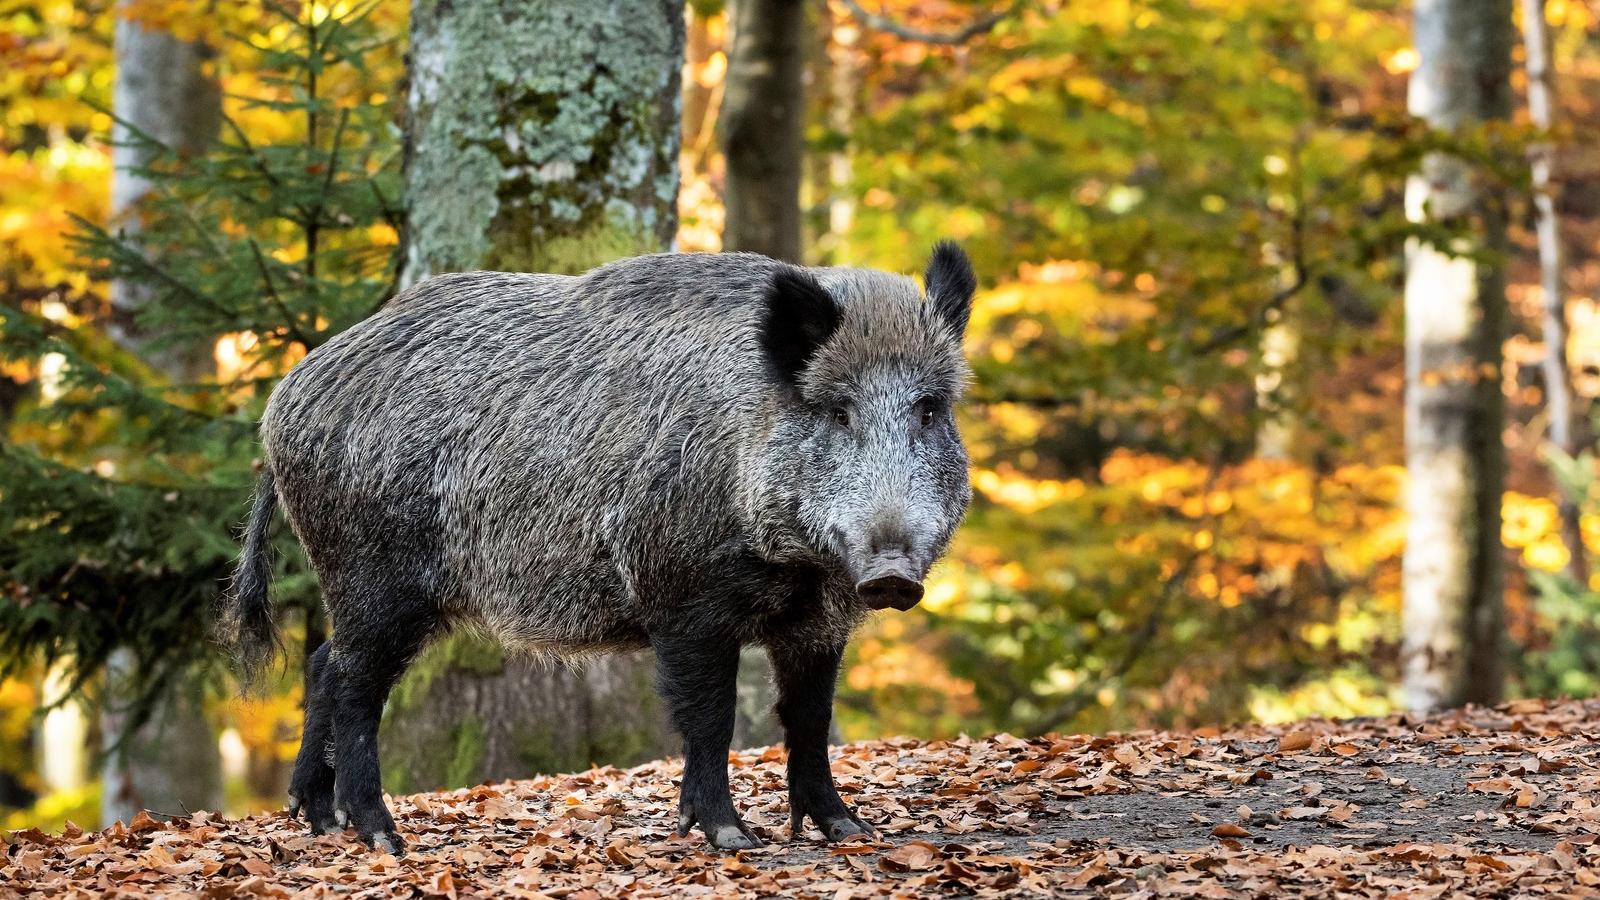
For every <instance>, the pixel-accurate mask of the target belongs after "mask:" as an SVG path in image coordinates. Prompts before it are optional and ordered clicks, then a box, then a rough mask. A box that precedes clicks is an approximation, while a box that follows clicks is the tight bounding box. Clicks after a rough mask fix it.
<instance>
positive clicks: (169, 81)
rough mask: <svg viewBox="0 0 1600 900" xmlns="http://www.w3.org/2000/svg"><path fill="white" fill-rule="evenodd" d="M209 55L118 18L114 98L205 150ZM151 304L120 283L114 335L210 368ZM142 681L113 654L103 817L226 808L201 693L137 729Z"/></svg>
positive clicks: (114, 189)
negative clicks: (137, 687)
mask: <svg viewBox="0 0 1600 900" xmlns="http://www.w3.org/2000/svg"><path fill="white" fill-rule="evenodd" d="M132 5H133V3H132V2H131V0H122V2H120V3H119V4H118V6H119V9H121V10H126V8H128V7H131V6H132ZM210 55H211V54H210V51H209V49H208V48H206V47H205V46H204V45H202V44H197V43H192V42H186V41H180V40H178V39H177V38H175V37H173V36H172V35H170V34H166V33H163V32H158V31H151V30H149V29H146V28H144V27H143V26H142V25H140V24H138V23H137V22H136V21H133V20H131V19H129V18H125V17H120V16H119V18H118V20H117V31H116V62H117V81H116V86H115V89H114V91H113V96H112V106H113V109H114V111H115V112H116V114H117V118H118V119H120V120H122V121H123V122H126V123H128V124H129V125H131V126H132V127H134V128H137V129H138V130H139V131H141V132H143V133H145V134H147V135H149V136H151V137H153V138H155V139H156V140H157V141H160V142H161V143H162V144H164V145H166V146H167V147H170V148H172V149H173V150H175V151H177V152H178V153H179V154H181V155H189V154H194V153H199V152H202V151H203V150H205V148H206V147H208V146H209V145H210V144H211V142H212V141H213V140H215V138H216V135H217V128H218V126H219V125H220V123H221V115H222V106H221V102H222V93H221V90H220V88H219V86H218V84H217V82H216V80H215V79H214V78H212V77H211V75H210V74H209V73H208V72H207V71H206V69H205V64H206V61H207V59H208V58H209V57H210ZM112 137H113V141H114V143H115V146H114V147H113V150H112V163H113V165H114V170H113V174H112V177H111V218H112V225H113V227H114V228H118V229H120V230H121V231H123V232H124V233H125V234H129V235H136V234H137V233H138V232H139V231H140V229H141V228H142V222H141V220H140V216H139V204H140V201H141V200H142V199H143V198H144V197H145V196H146V195H147V194H148V193H149V192H150V189H151V186H150V183H149V182H148V181H147V180H146V179H144V178H143V177H141V176H139V175H138V174H137V173H136V172H134V171H132V170H133V169H134V168H135V167H138V166H141V165H143V164H144V163H145V162H147V160H146V159H145V158H144V155H143V153H144V151H143V150H142V149H141V148H139V147H136V146H129V145H128V144H127V143H125V142H126V140H127V137H128V136H127V130H126V127H125V126H123V125H121V124H119V125H117V126H115V127H114V129H113V132H112ZM148 302H150V295H149V292H148V291H147V290H146V289H145V288H144V286H142V285H139V284H134V283H130V282H125V281H117V282H113V283H112V285H111V306H112V334H113V336H114V337H115V338H116V339H117V341H118V342H119V343H120V344H122V345H123V346H124V347H127V348H128V349H129V350H131V351H133V352H135V353H137V354H138V355H139V356H140V357H141V358H142V359H143V360H144V361H145V362H146V363H148V364H149V365H150V366H151V368H152V369H154V370H156V371H157V372H159V373H160V374H162V375H164V376H165V377H166V378H168V379H170V380H172V381H175V382H181V381H188V380H192V379H194V378H196V377H198V376H201V375H204V374H205V373H206V372H208V371H210V368H211V366H212V365H213V363H212V355H211V354H212V348H211V345H210V343H209V342H204V341H197V342H191V343H188V344H182V345H179V344H172V343H169V342H165V341H163V340H162V336H161V335H159V334H152V333H149V332H148V331H147V330H146V329H144V328H142V327H141V326H140V324H139V321H138V313H139V310H140V309H141V308H143V307H144V306H145V304H147V303H148ZM138 677H139V673H138V672H137V671H135V665H134V660H133V654H132V653H131V652H129V651H127V650H118V651H116V652H115V653H113V654H112V657H111V659H110V661H109V663H108V665H107V672H106V691H105V696H106V701H105V707H104V709H103V710H102V712H101V719H100V730H101V734H102V736H103V738H104V741H105V749H106V751H107V753H106V758H105V769H104V774H103V783H102V786H101V788H102V795H101V796H102V799H101V809H100V816H101V820H102V821H103V822H105V823H110V822H113V821H118V820H121V821H124V822H126V821H130V820H132V818H133V816H134V815H135V814H136V813H137V812H138V811H139V810H140V809H149V810H151V811H153V812H157V813H166V814H172V813H183V812H187V811H193V810H199V809H215V808H217V807H218V806H219V805H220V804H221V802H222V785H221V770H220V761H219V758H218V754H217V742H216V736H215V735H214V734H213V732H212V729H211V725H210V723H209V722H208V721H207V720H206V718H205V714H204V704H203V699H204V698H203V697H202V696H201V693H200V691H199V689H198V688H194V689H189V688H186V687H180V688H178V689H177V691H176V692H175V694H174V695H173V696H172V697H170V698H168V699H167V700H166V701H164V702H163V703H162V704H161V705H160V706H158V707H157V708H156V710H155V711H154V713H153V714H152V716H151V718H150V719H149V721H147V722H146V723H145V724H144V725H142V726H141V727H139V728H137V729H133V730H131V731H130V729H129V725H130V722H129V719H128V717H127V715H126V714H125V712H124V710H123V709H122V708H121V704H120V702H119V700H118V697H119V695H120V693H121V692H120V691H119V690H118V686H119V685H121V684H125V683H127V681H128V679H133V678H138Z"/></svg>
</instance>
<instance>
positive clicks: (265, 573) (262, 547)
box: [222, 468, 283, 688]
mask: <svg viewBox="0 0 1600 900" xmlns="http://www.w3.org/2000/svg"><path fill="white" fill-rule="evenodd" d="M277 508H278V489H277V485H276V484H275V483H274V482H273V478H272V470H271V469H270V468H269V469H265V470H263V471H262V473H261V480H260V481H258V482H256V502H255V506H254V507H252V508H251V510H250V521H249V522H247V523H246V524H245V531H244V552H243V553H242V554H240V556H239V562H238V563H236V564H235V565H234V568H233V584H232V585H231V586H230V587H229V589H228V592H227V594H225V595H224V596H223V600H222V604H223V606H222V637H223V640H225V641H226V642H227V643H228V644H229V645H230V646H232V647H233V652H234V654H235V656H236V657H237V659H238V663H239V668H240V671H241V673H242V674H243V676H244V683H245V686H246V687H247V688H248V687H250V686H251V685H252V684H253V683H254V682H255V680H256V677H257V676H258V675H259V674H260V673H261V669H262V668H263V667H264V666H265V665H266V664H267V663H268V662H269V661H271V659H272V657H273V655H274V654H275V653H277V652H278V651H279V650H280V649H282V647H283V642H282V641H281V640H279V638H278V626H277V623H276V622H274V621H273V618H272V602H271V600H270V598H269V597H268V595H267V589H268V587H269V586H270V585H271V583H272V542H271V540H270V539H269V538H268V534H267V533H268V531H270V530H271V528H272V514H273V513H274V512H275V511H276V510H277Z"/></svg>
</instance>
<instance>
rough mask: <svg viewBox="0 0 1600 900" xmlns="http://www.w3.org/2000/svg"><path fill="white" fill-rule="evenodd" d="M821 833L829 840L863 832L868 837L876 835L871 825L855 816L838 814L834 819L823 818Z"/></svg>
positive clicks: (836, 839) (840, 839)
mask: <svg viewBox="0 0 1600 900" xmlns="http://www.w3.org/2000/svg"><path fill="white" fill-rule="evenodd" d="M822 833H823V834H826V835H827V836H828V840H830V841H842V840H844V839H845V838H847V837H854V836H855V835H858V834H864V835H867V836H869V837H870V836H874V835H876V834H877V833H878V832H877V829H875V828H873V827H872V826H871V825H868V824H867V823H865V822H862V821H859V820H857V819H856V817H855V816H840V817H839V818H836V819H826V820H824V821H823V823H822Z"/></svg>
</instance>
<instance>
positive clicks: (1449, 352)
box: [1402, 0, 1512, 709]
mask: <svg viewBox="0 0 1600 900" xmlns="http://www.w3.org/2000/svg"><path fill="white" fill-rule="evenodd" d="M1511 29H1512V19H1511V2H1510V0H1418V2H1417V4H1416V9H1415V20H1414V28H1413V33H1414V42H1415V44H1416V48H1417V52H1418V55H1419V62H1418V66H1417V69H1416V71H1415V72H1413V73H1412V75H1411V84H1410V92H1409V93H1410V107H1411V112H1412V114H1413V115H1415V116H1417V117H1419V118H1421V119H1423V120H1424V121H1426V122H1427V123H1428V124H1429V125H1431V126H1432V127H1434V128H1436V129H1438V130H1439V131H1441V132H1443V133H1445V134H1448V135H1454V136H1458V137H1469V136H1471V135H1472V134H1473V133H1474V132H1477V131H1479V130H1480V129H1481V128H1482V126H1483V125H1484V123H1486V122H1490V121H1494V120H1503V119H1506V118H1508V117H1509V116H1510V113H1511V84H1510V75H1511V43H1512V38H1511ZM1492 184H1493V176H1491V175H1490V174H1488V173H1487V172H1485V171H1483V167H1482V165H1481V164H1475V163H1472V162H1470V161H1468V160H1466V159H1463V158H1461V157H1457V156H1452V155H1448V154H1445V153H1431V154H1429V155H1428V156H1427V157H1426V158H1425V159H1424V160H1423V165H1422V171H1421V172H1420V173H1419V174H1417V175H1415V176H1413V177H1412V178H1411V180H1410V182H1409V183H1408V184H1407V186H1406V212H1407V215H1408V216H1409V217H1410V218H1411V220H1412V221H1415V222H1426V223H1430V224H1432V225H1436V226H1439V231H1441V232H1448V233H1449V234H1450V235H1451V236H1450V237H1448V238H1443V237H1436V238H1434V240H1433V241H1432V242H1430V241H1424V240H1421V239H1414V240H1413V241H1412V243H1411V245H1410V246H1409V247H1407V250H1406V287H1405V313H1406V315H1405V323H1406V324H1405V327H1406V401H1405V402H1406V469H1407V473H1408V474H1407V477H1408V486H1407V490H1406V512H1407V518H1408V524H1407V529H1406V550H1405V560H1404V571H1403V576H1402V577H1403V583H1404V594H1405V610H1404V621H1403V631H1404V646H1403V650H1402V654H1403V666H1404V672H1403V684H1402V690H1403V693H1404V695H1405V701H1406V705H1407V706H1409V707H1410V708H1412V709H1436V708H1440V707H1446V706H1457V705H1460V704H1461V703H1465V702H1477V703H1489V702H1494V701H1496V700H1498V699H1499V697H1500V692H1501V687H1502V681H1503V661H1502V653H1503V642H1504V640H1505V634H1504V622H1503V619H1504V612H1503V605H1504V601H1503V593H1504V590H1503V585H1502V582H1503V574H1502V569H1503V565H1504V562H1503V556H1504V549H1503V546H1502V544H1501V541H1500V503H1501V494H1502V490H1503V486H1504V481H1505V448H1504V446H1503V444H1502V438H1501V432H1502V430H1503V429H1504V427H1505V398H1504V396H1503V394H1502V388H1501V384H1500V382H1501V368H1502V366H1501V354H1502V346H1503V344H1504V342H1505V336H1506V319H1507V316H1508V314H1507V309H1506V292H1505V273H1504V270H1503V268H1502V265H1503V263H1502V261H1501V260H1502V258H1503V257H1504V255H1505V252H1506V213H1505V200H1504V197H1503V196H1501V194H1500V192H1499V191H1498V190H1496V189H1495V188H1494V187H1493V186H1492Z"/></svg>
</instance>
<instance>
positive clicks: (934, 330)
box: [761, 242, 976, 610]
mask: <svg viewBox="0 0 1600 900" xmlns="http://www.w3.org/2000/svg"><path fill="white" fill-rule="evenodd" d="M926 283H927V289H926V297H924V296H922V295H921V294H919V292H918V291H917V288H916V285H915V284H914V283H913V282H912V281H911V280H910V279H906V278H902V277H899V276H893V275H886V274H884V273H879V272H868V271H862V270H851V269H837V270H819V271H817V272H815V273H813V272H811V271H807V270H804V269H794V268H785V269H782V270H780V271H779V272H778V273H777V274H776V275H775V276H774V277H773V280H772V282H771V284H770V285H769V286H768V289H767V296H766V298H765V299H766V304H767V306H766V310H765V319H764V321H763V323H762V331H761V342H762V347H763V350H764V352H765V354H766V357H767V359H768V361H769V363H770V365H771V368H772V370H773V374H774V376H775V377H776V378H777V379H778V380H779V381H780V382H782V383H783V384H784V385H786V386H788V387H789V388H790V389H791V390H788V391H786V393H785V396H786V398H787V399H786V400H785V401H784V402H783V403H782V404H781V406H780V409H779V412H778V416H779V418H780V420H781V421H780V422H778V423H777V428H776V433H777V434H779V435H781V436H782V437H783V441H784V444H785V447H784V449H783V453H784V455H785V456H788V457H789V459H788V460H787V462H788V463H789V464H788V465H786V466H784V467H783V468H784V469H785V470H787V472H786V474H787V476H788V477H791V478H792V479H793V482H792V484H790V485H788V486H787V487H788V490H786V491H785V493H786V494H788V496H789V498H790V507H791V509H792V514H793V516H794V517H795V519H796V520H797V521H796V522H795V523H794V524H795V525H796V526H797V529H796V530H797V531H798V532H799V533H800V535H802V539H803V540H804V541H805V543H806V544H808V545H809V547H810V548H811V550H812V551H813V552H814V553H815V554H817V555H818V556H821V557H823V558H825V559H829V560H831V561H833V562H835V563H837V564H838V565H840V566H841V567H842V568H843V569H844V571H845V572H847V573H848V574H849V576H850V578H851V579H852V580H853V581H854V582H855V585H856V591H857V594H858V595H859V597H860V599H861V601H862V602H863V603H864V604H866V605H867V606H870V607H872V608H875V609H886V608H894V609H902V610H904V609H910V608H911V607H913V606H915V605H916V604H917V602H918V601H919V600H921V599H922V581H923V579H924V578H925V577H926V576H927V573H928V569H929V568H930V567H931V566H932V565H933V563H934V562H935V561H936V560H937V559H938V558H939V556H940V555H942V554H943V553H944V551H945V548H946V547H947V546H948V544H949V542H950V538H951V536H952V535H953V534H954V533H955V530H956V526H957V525H959V524H960V521H961V517H962V515H963V513H964V512H965V511H966V507H967V503H968V501H969V500H970V499H971V497H972V488H971V485H970V484H969V482H968V480H967V454H966V450H965V448H964V447H963V446H962V443H961V435H960V434H959V433H958V432H957V430H956V420H955V415H954V408H955V405H956V402H957V401H958V400H959V399H960V396H961V392H962V388H963V387H964V385H965V382H966V381H967V379H968V377H969V374H970V373H969V369H968V368H967V364H966V360H965V358H964V357H963V356H962V353H961V339H962V335H963V334H964V333H965V331H966V327H967V317H968V313H969V312H970V310H971V306H972V293H973V290H974V288H975V287H976V280H975V279H974V276H973V273H972V265H971V263H970V262H969V261H968V260H967V257H966V254H965V253H963V252H962V251H961V250H960V249H959V248H957V247H956V246H955V245H954V244H952V243H948V242H945V243H941V244H939V245H938V246H937V247H936V248H935V249H934V253H933V257H932V259H931V260H930V261H929V263H928V267H927V273H926Z"/></svg>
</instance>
